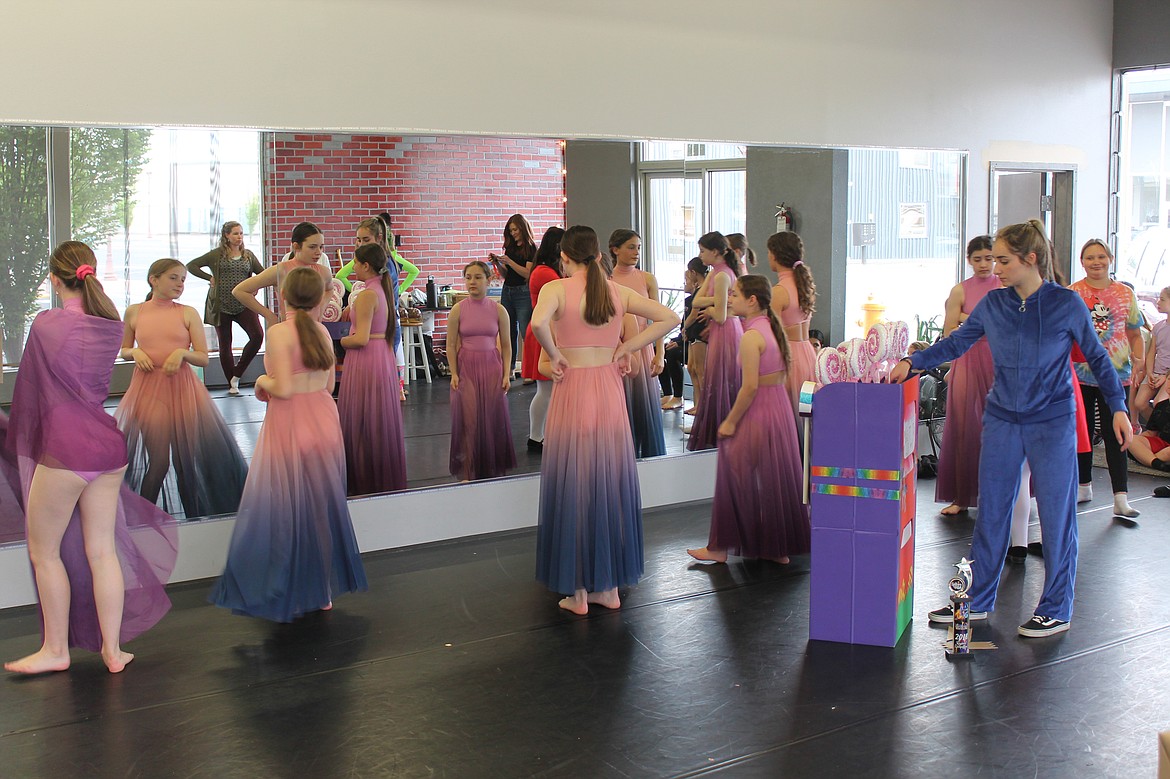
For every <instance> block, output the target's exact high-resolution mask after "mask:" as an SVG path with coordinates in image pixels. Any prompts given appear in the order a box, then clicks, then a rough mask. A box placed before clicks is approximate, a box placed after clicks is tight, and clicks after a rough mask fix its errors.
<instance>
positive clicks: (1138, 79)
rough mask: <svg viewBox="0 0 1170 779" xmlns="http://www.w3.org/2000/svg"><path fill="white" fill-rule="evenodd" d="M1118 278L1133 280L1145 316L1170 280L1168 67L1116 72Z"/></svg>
mask: <svg viewBox="0 0 1170 779" xmlns="http://www.w3.org/2000/svg"><path fill="white" fill-rule="evenodd" d="M1121 85H1122V86H1121V104H1120V111H1121V139H1120V148H1119V150H1118V158H1119V159H1118V162H1119V166H1118V177H1119V179H1120V180H1119V181H1118V187H1117V202H1116V224H1117V278H1119V279H1121V280H1124V281H1132V282H1133V284H1134V286H1135V288H1136V289H1137V294H1138V300H1139V302H1140V303H1141V305H1142V310H1143V311H1144V312H1145V313H1146V316H1147V318H1151V317H1152V318H1153V319H1151V321H1154V319H1161V318H1162V315H1161V314H1158V313H1157V309H1156V308H1155V304H1156V302H1157V300H1158V292H1159V290H1161V289H1162V287H1165V286H1168V285H1170V68H1161V69H1154V70H1143V71H1130V72H1127V73H1123V74H1122V76H1121Z"/></svg>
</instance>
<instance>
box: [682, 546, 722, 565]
mask: <svg viewBox="0 0 1170 779" xmlns="http://www.w3.org/2000/svg"><path fill="white" fill-rule="evenodd" d="M687 554H689V555H690V556H691V557H693V558H695V559H696V560H702V561H703V562H705V563H725V562H727V552H713V551H711V550H710V549H708V548H707V547H703V548H702V549H688V550H687Z"/></svg>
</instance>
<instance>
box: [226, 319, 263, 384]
mask: <svg viewBox="0 0 1170 779" xmlns="http://www.w3.org/2000/svg"><path fill="white" fill-rule="evenodd" d="M232 322H235V323H236V324H238V325H239V326H240V327H241V328H242V329H243V331H244V332H245V333H247V335H248V343H247V344H245V345H244V351H243V352H242V353H241V354H240V361H239V362H238V363H234V364H233V360H232V358H233V357H234V355H233V354H232ZM215 333H216V336H217V337H218V338H219V364H220V365H221V366H223V377H224V378H225V379H227V380H228V381H230V380H231V379H232V377H233V376H243V375H244V371H246V370H248V365H249V364H250V363H251V362H252V358H253V357H255V356H256V354H257V353H258V352H259V351H260V344H262V343H263V342H264V328H263V327H261V326H260V317H259V315H258V314H257V313H256V312H255V311H253V310H251V309H249V308H245V309H244V310H243V311H241V312H240V313H238V314H225V313H223V312H222V311H221V312H219V324H218V325H216V326H215Z"/></svg>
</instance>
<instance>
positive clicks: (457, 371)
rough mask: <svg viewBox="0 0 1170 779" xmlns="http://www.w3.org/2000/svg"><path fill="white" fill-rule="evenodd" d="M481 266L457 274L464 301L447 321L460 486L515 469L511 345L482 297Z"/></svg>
mask: <svg viewBox="0 0 1170 779" xmlns="http://www.w3.org/2000/svg"><path fill="white" fill-rule="evenodd" d="M489 273H490V269H489V268H488V266H487V263H486V262H479V261H476V262H472V263H469V264H468V265H467V267H465V268H464V269H463V279H464V281H466V282H467V294H468V297H467V298H466V299H465V300H461V301H459V302H458V303H456V304H455V307H454V308H452V309H451V313H450V314H449V315H448V317H447V338H448V341H447V359H448V360H450V361H451V460H450V465H451V475H452V476H454V477H455V478H457V479H461V480H462V481H471V480H473V479H490V478H493V477H496V476H503V475H504V474H505V473H507V472H508V469H509V468H515V467H516V449H515V447H514V446H513V445H512V423H511V420H510V418H509V416H508V398H507V395H506V393H507V392H508V386H509V385H510V384H511V378H512V377H511V366H512V346H511V342H510V341H509V340H508V337H507V333H508V312H507V311H505V310H504V307H503V306H502V305H500V304H499V303H496V302H495V301H494V300H489V299H488V297H487V288H488V274H489Z"/></svg>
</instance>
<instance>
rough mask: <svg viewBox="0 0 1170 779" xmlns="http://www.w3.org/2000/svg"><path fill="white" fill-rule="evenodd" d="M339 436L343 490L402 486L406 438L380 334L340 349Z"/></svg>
mask: <svg viewBox="0 0 1170 779" xmlns="http://www.w3.org/2000/svg"><path fill="white" fill-rule="evenodd" d="M337 412H338V415H339V416H340V419H341V430H342V436H343V438H344V439H345V469H346V491H347V492H348V494H350V495H371V494H375V493H380V492H389V491H391V490H404V489H406V444H405V441H404V439H403V434H402V400H401V395H400V388H399V384H398V369H397V367H396V365H395V363H394V352H392V351H390V348H389V347H388V346H386V342H385V341H384V340H382V339H380V338H372V339H370V341H369V343H367V344H366V345H365V346H363V347H361V348H360V349H349V350H347V351H346V353H345V369H344V370H343V372H342V378H341V387H340V388H339V389H338V392H337Z"/></svg>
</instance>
